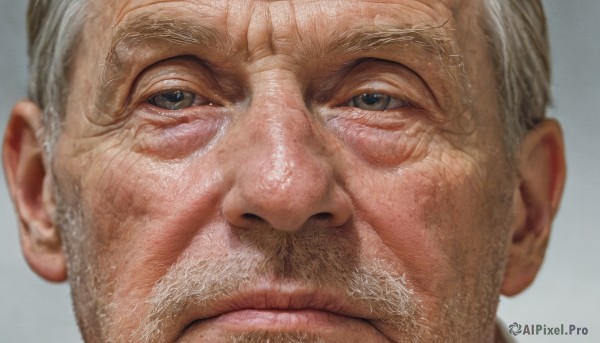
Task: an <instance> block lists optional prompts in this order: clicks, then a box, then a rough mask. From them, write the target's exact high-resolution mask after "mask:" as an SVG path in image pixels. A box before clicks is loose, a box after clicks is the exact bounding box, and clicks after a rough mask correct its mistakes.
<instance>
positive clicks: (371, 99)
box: [363, 93, 381, 105]
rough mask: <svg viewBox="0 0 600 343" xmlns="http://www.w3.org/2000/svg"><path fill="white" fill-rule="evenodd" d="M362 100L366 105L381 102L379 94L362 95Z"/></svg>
mask: <svg viewBox="0 0 600 343" xmlns="http://www.w3.org/2000/svg"><path fill="white" fill-rule="evenodd" d="M363 100H364V102H365V103H366V104H367V105H374V104H376V103H377V102H379V100H381V96H380V95H379V94H374V93H371V94H364V95H363Z"/></svg>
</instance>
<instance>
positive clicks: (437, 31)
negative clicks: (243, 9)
mask: <svg viewBox="0 0 600 343" xmlns="http://www.w3.org/2000/svg"><path fill="white" fill-rule="evenodd" d="M446 23H447V22H444V23H443V24H441V25H438V26H424V25H422V24H421V25H412V26H408V25H407V26H395V25H377V26H375V25H373V26H358V27H354V28H351V29H349V30H345V31H341V32H337V33H334V34H332V35H330V36H329V37H327V38H326V39H325V40H318V41H313V40H298V41H297V42H296V44H297V50H298V52H299V53H300V54H302V55H305V56H310V57H319V56H346V55H355V54H360V53H364V52H369V51H376V50H382V49H384V48H396V49H402V48H408V47H416V48H417V49H418V50H421V51H422V52H423V53H425V54H427V55H429V56H431V58H433V60H436V61H437V62H438V63H439V64H440V65H441V66H443V67H444V69H445V70H446V72H447V73H448V75H449V77H450V79H451V82H452V83H453V84H454V85H456V86H462V84H463V82H462V80H461V75H460V74H461V70H462V56H461V55H460V54H459V53H458V52H457V51H458V49H457V48H456V46H455V44H453V41H452V40H451V39H450V37H449V35H448V29H446V27H445V25H446ZM149 43H154V44H158V43H163V44H166V46H173V45H175V46H182V47H185V46H196V47H204V48H212V49H215V50H220V51H223V52H224V54H226V55H230V54H231V53H232V52H234V51H235V48H234V43H233V40H232V38H231V37H230V36H228V35H226V34H223V33H222V32H221V31H219V30H218V29H216V28H215V27H213V26H209V25H205V24H203V23H201V22H199V21H198V20H191V19H190V18H173V17H159V16H156V13H149V14H141V15H136V16H134V17H132V18H130V19H128V20H127V22H126V23H125V24H123V25H121V26H120V27H119V28H118V29H117V30H116V32H115V33H114V34H113V38H112V40H111V44H110V49H109V53H108V56H107V57H106V60H105V62H104V65H103V67H102V70H101V77H100V81H101V82H102V85H101V86H102V87H100V89H103V90H106V91H107V90H108V89H107V88H110V87H109V86H110V84H111V83H114V82H118V81H119V76H120V75H122V74H123V71H124V70H125V69H126V68H127V66H128V64H127V62H129V61H131V59H132V58H134V57H132V54H133V53H134V52H135V51H136V50H137V48H139V47H140V46H143V45H145V44H149ZM247 60H251V56H247ZM461 88H462V87H461ZM106 93H107V92H106ZM106 93H105V92H101V96H100V97H99V99H98V100H99V101H98V105H100V104H106V103H107V100H109V98H108V97H109V96H114V95H113V94H106Z"/></svg>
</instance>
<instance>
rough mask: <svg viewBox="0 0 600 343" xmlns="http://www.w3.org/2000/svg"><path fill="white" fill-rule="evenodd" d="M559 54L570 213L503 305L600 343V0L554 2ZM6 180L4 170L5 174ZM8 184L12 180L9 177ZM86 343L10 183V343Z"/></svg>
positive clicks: (510, 317)
mask: <svg viewBox="0 0 600 343" xmlns="http://www.w3.org/2000/svg"><path fill="white" fill-rule="evenodd" d="M26 3H27V1H25V0H20V1H15V0H0V5H1V6H0V131H2V132H4V129H5V127H6V122H7V119H8V115H9V114H10V110H11V107H12V105H13V104H14V103H15V101H17V100H18V99H20V98H22V97H24V96H25V90H26V76H27V73H26V65H27V59H26V48H25V44H26V43H25V42H26V36H25V24H24V20H25V8H26ZM544 4H545V5H546V12H547V16H548V21H549V27H550V35H551V40H552V51H553V68H554V81H553V90H554V99H555V106H554V108H552V109H551V110H550V115H551V116H553V117H556V118H558V119H559V120H560V121H561V122H562V125H563V129H564V131H565V136H566V143H567V145H566V146H567V158H568V164H569V172H568V180H567V186H566V190H565V194H564V198H563V205H562V208H561V210H560V213H559V215H558V218H557V220H556V222H555V225H554V232H553V235H552V240H551V243H550V247H549V251H548V253H547V256H546V262H545V264H544V267H543V269H542V271H541V273H540V274H539V276H538V278H537V280H536V281H535V283H534V285H533V286H532V287H530V288H529V289H528V290H527V291H526V292H524V293H522V294H521V295H519V296H517V297H515V298H510V299H506V298H502V299H501V305H500V310H499V317H500V318H502V320H503V321H504V322H506V323H507V324H510V323H512V322H515V321H516V322H518V323H520V324H546V325H549V326H550V325H560V324H566V325H568V324H575V325H578V326H585V327H587V328H588V330H589V334H588V335H587V336H585V337H584V336H579V337H560V336H559V337H553V336H538V337H534V336H533V337H529V336H528V337H525V336H520V337H519V342H524V343H527V342H575V343H578V342H600V313H599V309H600V291H599V290H598V289H599V288H600V267H599V262H600V247H599V246H598V243H600V225H599V224H600V221H599V220H598V219H597V216H598V212H595V211H600V208H599V207H598V205H599V204H600V202H599V201H598V197H599V196H600V162H599V160H600V153H599V152H598V148H599V145H600V144H599V143H600V137H599V135H600V132H598V131H599V130H600V113H599V112H600V110H599V100H600V44H598V40H599V39H600V1H598V0H577V1H562V0H545V1H544ZM0 173H1V172H0ZM1 177H2V178H3V177H4V175H3V174H2V175H1ZM6 342H48V343H53V342H56V343H59V342H60V343H66V342H81V338H80V336H79V332H78V330H77V327H76V325H75V320H74V318H73V314H72V312H71V303H70V298H69V290H68V287H67V286H66V285H64V284H63V285H51V284H48V283H46V282H44V281H42V280H41V279H39V278H38V277H37V276H36V275H35V274H33V272H31V271H30V270H29V268H28V266H27V265H26V263H25V262H24V259H23V257H22V255H21V251H20V247H19V240H18V236H17V226H16V219H15V216H14V214H13V207H12V204H11V203H10V200H9V196H8V191H7V189H6V185H5V183H4V182H0V343H6Z"/></svg>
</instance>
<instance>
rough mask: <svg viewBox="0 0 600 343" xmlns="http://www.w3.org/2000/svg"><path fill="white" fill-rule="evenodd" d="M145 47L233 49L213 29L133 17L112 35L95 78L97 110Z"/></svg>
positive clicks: (152, 16)
mask: <svg viewBox="0 0 600 343" xmlns="http://www.w3.org/2000/svg"><path fill="white" fill-rule="evenodd" d="M147 44H153V45H155V46H160V45H163V46H173V45H178V46H196V47H205V48H215V49H219V50H224V51H225V53H228V52H229V51H231V50H232V47H233V44H232V43H231V39H230V38H229V37H226V36H224V35H222V34H221V33H220V32H219V31H218V30H217V29H215V28H214V27H212V26H208V25H203V24H202V23H199V22H198V21H192V20H191V19H189V18H169V17H160V16H157V15H156V14H155V13H151V14H142V15H137V16H134V17H132V18H130V19H128V20H127V21H126V22H125V23H124V24H122V25H120V26H119V27H118V28H117V29H116V31H115V32H114V34H113V35H112V39H111V43H110V48H109V50H108V51H109V52H108V54H107V56H106V58H105V60H104V62H103V64H102V66H101V69H100V75H99V77H98V81H99V83H100V84H99V86H100V87H99V89H101V90H102V91H101V93H100V96H99V97H98V99H97V100H98V101H97V108H100V109H102V108H104V107H105V106H106V104H107V103H108V102H109V101H110V100H111V99H110V98H111V97H113V96H114V94H110V92H108V90H109V89H110V86H111V85H112V84H115V83H119V82H120V80H121V78H122V77H123V75H124V74H125V73H124V71H125V70H126V68H127V67H128V66H129V63H130V62H131V61H132V60H134V59H135V58H136V56H135V53H136V52H137V51H139V50H140V48H141V47H143V46H144V45H147ZM113 100H114V99H113Z"/></svg>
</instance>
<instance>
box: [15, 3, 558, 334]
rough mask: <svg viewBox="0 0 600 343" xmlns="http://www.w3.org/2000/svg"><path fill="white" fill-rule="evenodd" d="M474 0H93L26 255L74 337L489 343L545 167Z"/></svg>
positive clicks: (543, 235)
mask: <svg viewBox="0 0 600 343" xmlns="http://www.w3.org/2000/svg"><path fill="white" fill-rule="evenodd" d="M480 7H481V4H479V3H478V2H476V1H439V0H428V1H417V0H394V1H377V2H374V1H359V0H356V1H347V0H344V1H326V0H321V1H319V0H315V1H252V0H229V1H209V0H187V1H156V0H155V1H149V0H138V1H100V0H98V1H91V4H90V6H89V8H88V11H89V20H87V21H86V25H85V28H84V31H83V35H82V39H81V44H80V45H79V46H78V48H77V50H76V55H75V56H76V57H75V58H74V60H73V66H72V69H71V70H72V75H71V79H72V80H71V85H72V86H71V88H70V92H69V94H68V96H67V106H66V108H67V111H66V116H65V118H64V124H63V126H62V132H61V135H60V138H59V140H58V142H57V145H56V147H54V151H55V155H54V156H52V158H50V157H49V156H44V157H43V160H42V162H40V163H38V167H37V168H38V169H39V168H44V170H43V173H42V172H40V173H41V174H42V177H43V178H44V179H43V180H44V181H43V183H42V185H40V186H39V188H40V192H43V194H44V196H45V197H44V199H45V200H43V205H40V207H43V209H42V210H41V212H43V213H45V216H46V217H44V218H45V219H44V220H43V221H42V222H43V223H44V224H43V225H42V226H41V227H47V228H48V229H47V230H46V231H44V232H47V233H49V235H50V236H51V235H52V234H54V235H55V237H54V238H55V241H57V242H58V243H56V242H55V245H58V248H57V247H56V246H53V248H52V249H49V250H47V251H44V252H42V253H39V252H36V251H38V250H35V247H36V245H35V243H34V244H33V247H34V248H28V246H27V244H30V243H28V242H29V241H28V240H29V239H30V238H29V237H32V236H31V235H30V234H29V232H34V231H35V230H34V231H31V230H32V229H30V228H31V227H34V226H32V225H30V224H28V223H30V222H31V220H27V218H30V217H28V216H27V215H22V218H23V219H22V221H23V222H24V223H25V224H23V225H24V227H25V228H26V229H24V232H25V233H24V235H25V238H24V242H25V243H24V244H25V247H24V251H25V255H26V257H27V258H28V261H29V262H30V264H31V265H32V268H34V269H35V270H37V271H38V273H40V274H41V275H42V276H44V277H46V278H48V279H53V280H55V281H60V280H61V279H64V278H65V277H66V273H67V272H66V270H68V277H69V280H70V283H71V286H72V292H73V299H74V306H75V311H76V315H77V318H78V322H79V325H80V327H81V330H82V333H83V336H84V339H85V341H86V342H141V343H143V342H175V341H177V342H240V343H241V342H296V341H297V342H494V340H495V331H494V330H495V326H494V319H495V313H496V307H497V302H498V296H499V294H500V292H501V291H503V292H505V293H508V294H515V293H518V292H520V291H521V290H522V289H523V288H525V287H526V286H527V285H528V284H529V283H530V282H531V281H532V280H533V277H534V276H535V273H536V272H537V268H539V265H540V264H541V259H540V258H539V255H540V254H541V257H543V252H544V249H545V242H546V241H547V237H548V232H549V226H550V221H551V218H552V216H553V215H554V213H555V212H556V208H557V206H558V199H559V198H560V192H561V189H562V180H563V179H564V159H563V157H562V145H561V144H562V141H561V136H560V130H559V128H558V126H557V125H556V124H555V123H553V122H551V123H545V124H542V125H540V128H539V129H538V131H537V134H536V135H535V136H533V138H530V137H526V138H525V139H524V143H523V144H522V147H521V150H520V153H521V154H524V155H525V156H529V154H534V155H535V156H539V157H537V159H535V160H534V159H520V161H521V160H525V161H528V163H534V165H523V164H521V163H520V161H510V160H509V159H508V157H507V156H508V154H507V152H506V150H505V147H504V146H503V144H502V142H503V139H502V133H503V128H502V124H501V120H500V117H499V109H498V105H497V104H498V99H496V95H495V94H496V93H495V91H494V90H495V81H494V80H495V79H494V74H493V72H492V70H493V68H492V66H491V58H490V56H489V55H488V51H487V50H486V48H485V46H486V45H485V37H484V36H483V33H482V32H483V31H482V29H481V28H480V27H479V23H480V19H479V18H480V17H481V15H482V14H481V11H482V9H481V8H480ZM107 28H110V29H107ZM27 106H29V107H27ZM14 113H17V115H14V117H15V118H21V119H14V120H13V122H12V124H11V125H12V126H10V127H9V131H10V130H11V128H12V131H10V132H14V133H13V134H12V136H9V137H8V138H7V143H5V156H7V157H6V158H5V165H8V166H9V167H8V168H9V169H10V168H11V166H12V165H15V166H16V165H18V163H19V162H18V161H20V160H19V159H18V158H17V156H24V153H23V151H27V150H23V149H25V148H19V149H21V150H20V151H21V155H18V154H17V153H16V152H15V151H17V150H19V149H17V148H16V147H27V146H33V145H34V144H36V139H35V138H34V136H27V135H26V134H24V133H19V132H28V131H27V130H32V131H35V130H36V125H38V126H39V115H40V111H39V109H37V110H36V109H35V107H34V106H33V107H32V106H31V105H26V104H22V105H21V107H16V108H15V110H14ZM37 129H39V127H37ZM19 142H20V143H19ZM6 146H7V147H8V148H7V147H6ZM11 147H15V148H11ZM7 149H8V150H7ZM11 149H12V150H11ZM6 151H8V153H7V152H6ZM31 151H32V154H33V155H34V156H39V154H40V152H39V151H38V150H35V149H34V148H31ZM13 156H14V158H13ZM39 158H40V160H41V159H42V157H39ZM20 163H25V162H20ZM40 166H41V167H40ZM13 169H14V170H17V168H16V167H15V168H13ZM7 174H8V178H9V183H11V180H14V181H13V182H12V184H15V185H16V184H19V179H18V177H17V176H14V177H13V176H11V175H17V173H16V172H12V173H11V172H7ZM11 178H12V179H11ZM525 179H527V180H529V179H531V180H538V179H539V180H540V181H539V183H538V181H535V182H532V183H526V182H525V181H523V180H525ZM39 183H40V182H38V184H39ZM540 184H542V185H543V186H540ZM17 188H18V187H17V186H13V188H11V190H12V192H13V196H14V197H16V198H19V196H15V195H14V194H20V193H19V192H17V191H15V189H17ZM523 199H525V200H523ZM32 201H33V200H29V203H31V202H32ZM15 202H16V203H17V204H19V203H28V201H27V200H23V201H20V202H19V200H16V201H15ZM18 206H19V205H18ZM23 206H24V205H23ZM23 206H21V207H19V208H21V209H22V208H23ZM20 211H21V210H20ZM36 213H37V212H36ZM540 218H542V219H540ZM40 225H41V224H40ZM59 235H60V239H59V238H58V237H59ZM515 237H517V238H515ZM38 242H43V240H38ZM530 246H533V247H534V248H535V249H533V248H532V249H529V247H530ZM523 251H527V252H528V253H524V252H523ZM63 252H64V254H66V257H65V255H63ZM529 253H530V254H533V255H535V256H529V255H528V254H529ZM44 254H45V255H44ZM36 256H53V257H54V259H49V258H46V259H42V258H38V257H36ZM56 256H58V257H56ZM65 261H66V262H65ZM532 261H535V262H532ZM65 263H67V264H68V268H65Z"/></svg>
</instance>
